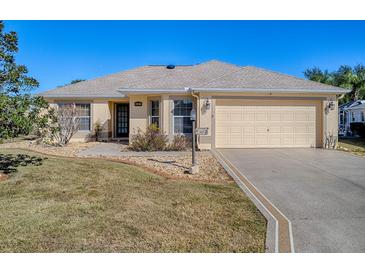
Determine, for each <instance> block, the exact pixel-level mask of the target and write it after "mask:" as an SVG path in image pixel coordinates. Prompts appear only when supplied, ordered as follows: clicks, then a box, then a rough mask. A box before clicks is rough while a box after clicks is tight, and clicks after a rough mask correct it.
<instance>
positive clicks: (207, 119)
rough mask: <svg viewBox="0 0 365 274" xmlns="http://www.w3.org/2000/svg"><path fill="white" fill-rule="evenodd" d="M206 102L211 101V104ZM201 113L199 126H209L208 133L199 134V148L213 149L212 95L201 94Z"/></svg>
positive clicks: (199, 105) (199, 103)
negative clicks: (208, 104)
mask: <svg viewBox="0 0 365 274" xmlns="http://www.w3.org/2000/svg"><path fill="white" fill-rule="evenodd" d="M206 102H209V103H210V106H209V107H207V106H206ZM197 105H198V110H199V114H200V115H198V118H200V120H199V121H198V127H202V128H208V135H206V136H198V147H199V149H203V150H206V149H211V148H212V108H213V102H212V96H200V98H199V100H198V102H197Z"/></svg>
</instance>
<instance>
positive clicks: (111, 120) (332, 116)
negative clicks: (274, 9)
mask: <svg viewBox="0 0 365 274" xmlns="http://www.w3.org/2000/svg"><path fill="white" fill-rule="evenodd" d="M240 96H244V97H241V98H246V99H247V98H249V97H250V96H252V97H253V98H255V100H258V101H261V100H272V102H276V103H279V104H280V103H283V102H284V103H285V104H287V103H293V104H302V103H304V104H305V103H306V100H305V99H306V98H308V97H310V98H311V100H310V102H311V104H313V102H315V105H316V106H317V121H318V125H317V136H318V137H317V138H318V139H317V146H318V147H322V146H323V145H324V142H325V139H326V135H328V134H333V135H335V136H337V131H338V104H337V100H336V96H335V95H333V96H328V95H324V94H314V95H306V94H285V95H283V94H260V95H258V94H257V93H252V94H250V93H245V94H237V93H232V94H229V93H211V94H209V93H204V94H202V95H201V96H200V99H199V100H198V101H197V102H195V99H194V105H196V106H197V111H198V113H197V117H198V119H199V120H198V121H197V127H207V128H208V135H207V136H200V137H198V145H199V148H200V149H210V148H212V147H213V146H214V138H215V136H214V108H215V105H216V104H217V103H218V104H219V103H220V100H222V98H224V99H225V102H226V103H227V102H228V104H235V102H236V101H237V99H239V98H240ZM184 97H185V98H186V97H189V98H192V97H191V96H189V95H188V96H184ZM151 98H153V99H156V98H158V99H159V100H160V127H161V129H162V130H163V131H164V132H165V134H167V135H168V136H169V138H170V139H171V138H172V137H173V122H172V119H173V113H172V109H173V100H174V99H175V98H183V97H182V96H181V95H178V94H171V95H166V94H163V95H159V94H155V95H153V96H147V95H143V96H142V95H141V96H130V98H129V100H128V99H121V100H118V102H119V101H123V102H128V101H129V103H130V125H129V132H130V136H131V135H132V134H133V133H134V132H136V131H137V129H138V128H140V129H142V130H144V129H145V128H146V127H147V125H148V123H149V115H150V113H149V100H151ZM284 98H291V99H290V100H285V99H284ZM206 100H208V101H209V102H210V107H209V108H206V107H205V102H206ZM283 100H285V101H283ZM65 101H69V100H67V99H65V100H62V99H58V100H48V102H49V103H50V104H51V106H53V105H54V104H55V103H57V102H65ZM75 101H76V102H89V103H90V104H91V131H90V132H86V131H81V132H78V133H77V134H76V135H75V136H74V138H73V139H72V141H85V140H87V139H88V138H89V137H90V135H91V134H92V131H93V126H94V124H95V122H96V121H97V120H99V121H100V122H101V124H102V126H103V133H102V138H104V139H108V138H112V137H113V135H114V133H113V131H114V124H115V117H114V105H115V103H116V102H117V100H108V99H100V100H95V99H94V100H84V99H83V100H81V99H80V100H75ZM137 101H139V102H142V106H135V105H134V103H135V102H137ZM308 101H309V100H308ZM330 101H334V102H335V109H334V110H330V111H327V110H326V106H327V105H328V103H329V102H330Z"/></svg>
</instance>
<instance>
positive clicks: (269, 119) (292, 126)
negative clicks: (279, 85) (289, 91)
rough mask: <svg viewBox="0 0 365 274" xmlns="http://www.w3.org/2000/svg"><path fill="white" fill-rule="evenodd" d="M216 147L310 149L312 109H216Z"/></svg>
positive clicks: (313, 127) (313, 121)
mask: <svg viewBox="0 0 365 274" xmlns="http://www.w3.org/2000/svg"><path fill="white" fill-rule="evenodd" d="M215 131H216V144H215V145H216V147H222V148H223V147H225V148H245V147H251V148H252V147H314V146H315V140H316V138H315V137H316V107H315V106H251V105H250V106H244V105H241V106H240V105H237V106H219V105H218V106H217V107H216V128H215Z"/></svg>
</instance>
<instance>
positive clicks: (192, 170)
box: [189, 109, 199, 174]
mask: <svg viewBox="0 0 365 274" xmlns="http://www.w3.org/2000/svg"><path fill="white" fill-rule="evenodd" d="M190 120H191V121H192V123H193V125H192V126H193V130H192V135H193V136H192V142H191V168H190V170H189V172H190V174H196V173H198V172H199V167H198V165H197V164H196V161H195V121H196V111H195V109H192V110H191V112H190Z"/></svg>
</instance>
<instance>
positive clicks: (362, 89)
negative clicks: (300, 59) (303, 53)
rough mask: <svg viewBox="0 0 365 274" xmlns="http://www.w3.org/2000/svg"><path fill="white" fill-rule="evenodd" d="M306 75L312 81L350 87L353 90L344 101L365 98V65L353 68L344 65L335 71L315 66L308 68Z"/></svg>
mask: <svg viewBox="0 0 365 274" xmlns="http://www.w3.org/2000/svg"><path fill="white" fill-rule="evenodd" d="M304 76H305V77H306V78H307V79H309V80H312V81H316V82H320V83H324V84H330V85H334V86H338V87H342V88H346V89H350V90H351V92H350V93H349V94H347V95H346V96H345V97H344V100H343V101H344V102H347V101H350V100H358V99H363V98H365V66H363V65H357V66H355V67H353V68H352V67H350V66H346V65H343V66H340V67H339V68H338V69H337V70H336V71H333V72H328V71H327V70H324V71H322V70H321V69H319V68H317V67H314V68H311V69H307V70H306V71H305V72H304Z"/></svg>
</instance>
